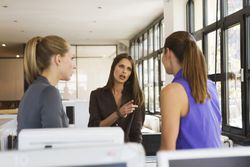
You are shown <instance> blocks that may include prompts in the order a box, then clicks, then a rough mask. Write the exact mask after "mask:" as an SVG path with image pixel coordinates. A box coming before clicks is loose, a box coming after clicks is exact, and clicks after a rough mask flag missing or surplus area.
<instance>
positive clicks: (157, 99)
mask: <svg viewBox="0 0 250 167" xmlns="http://www.w3.org/2000/svg"><path fill="white" fill-rule="evenodd" d="M154 64H155V70H154V81H155V87H154V91H155V97H154V99H155V111H156V112H160V95H159V60H158V58H155V60H154Z"/></svg>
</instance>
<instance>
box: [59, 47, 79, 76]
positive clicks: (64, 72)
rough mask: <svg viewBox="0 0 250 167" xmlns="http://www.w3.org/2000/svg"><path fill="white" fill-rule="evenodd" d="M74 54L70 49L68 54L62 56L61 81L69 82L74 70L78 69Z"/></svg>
mask: <svg viewBox="0 0 250 167" xmlns="http://www.w3.org/2000/svg"><path fill="white" fill-rule="evenodd" d="M73 59H74V54H73V52H72V50H71V48H70V49H69V51H68V52H67V53H65V54H64V56H62V59H61V60H62V65H61V67H62V68H61V78H60V79H61V80H64V81H68V80H70V78H71V76H72V74H73V72H74V69H75V68H76V65H75V63H74V60H73Z"/></svg>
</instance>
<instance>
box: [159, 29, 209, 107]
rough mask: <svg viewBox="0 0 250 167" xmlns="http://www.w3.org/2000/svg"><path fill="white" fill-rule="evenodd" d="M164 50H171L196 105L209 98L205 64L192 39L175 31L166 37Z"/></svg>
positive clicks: (189, 35) (183, 32) (188, 34)
mask: <svg viewBox="0 0 250 167" xmlns="http://www.w3.org/2000/svg"><path fill="white" fill-rule="evenodd" d="M164 48H165V49H166V48H169V49H170V50H172V51H173V52H174V54H175V56H176V57H177V59H178V61H179V62H180V64H181V66H182V68H183V77H184V78H186V79H187V81H188V83H189V85H190V87H191V91H192V95H193V97H194V99H195V101H196V102H197V103H203V102H204V101H205V99H206V98H207V97H210V96H209V93H208V91H207V64H206V61H205V58H204V55H203V53H202V52H201V50H200V49H199V47H198V46H197V44H196V40H195V39H194V37H193V36H192V35H191V34H190V33H188V32H186V31H177V32H174V33H173V34H171V35H170V36H169V37H167V39H166V41H165V45H164Z"/></svg>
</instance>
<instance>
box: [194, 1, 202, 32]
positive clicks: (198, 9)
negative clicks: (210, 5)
mask: <svg viewBox="0 0 250 167" xmlns="http://www.w3.org/2000/svg"><path fill="white" fill-rule="evenodd" d="M202 8H203V7H202V0H194V12H195V15H194V17H195V18H194V23H195V25H194V30H195V31H197V30H199V29H201V28H202V27H203V25H202V21H203V20H202V19H203V11H202Z"/></svg>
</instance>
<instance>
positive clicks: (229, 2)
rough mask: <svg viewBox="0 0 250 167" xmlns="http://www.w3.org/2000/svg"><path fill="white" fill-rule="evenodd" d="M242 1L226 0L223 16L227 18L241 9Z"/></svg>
mask: <svg viewBox="0 0 250 167" xmlns="http://www.w3.org/2000/svg"><path fill="white" fill-rule="evenodd" d="M242 7H243V0H226V2H225V15H226V16H228V15H230V14H232V13H235V12H237V11H239V10H240V9H242Z"/></svg>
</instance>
